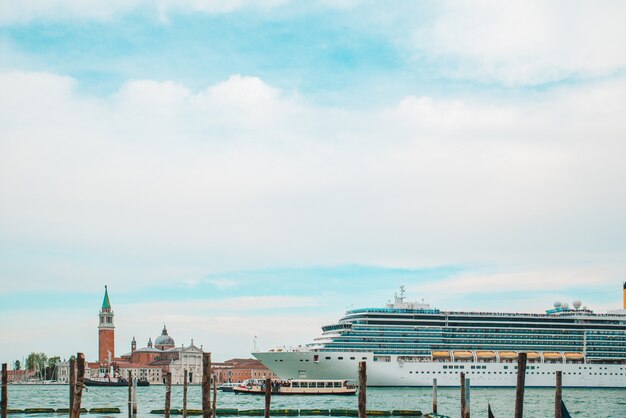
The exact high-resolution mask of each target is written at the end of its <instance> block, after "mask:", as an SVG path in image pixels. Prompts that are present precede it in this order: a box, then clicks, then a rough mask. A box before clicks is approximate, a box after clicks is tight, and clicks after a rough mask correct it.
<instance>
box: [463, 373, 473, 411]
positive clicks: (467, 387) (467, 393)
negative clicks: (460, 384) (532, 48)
mask: <svg viewBox="0 0 626 418" xmlns="http://www.w3.org/2000/svg"><path fill="white" fill-rule="evenodd" d="M470 389H471V387H470V379H469V377H468V378H466V379H465V402H464V404H465V409H464V410H463V418H470Z"/></svg>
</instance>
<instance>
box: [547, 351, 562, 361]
mask: <svg viewBox="0 0 626 418" xmlns="http://www.w3.org/2000/svg"><path fill="white" fill-rule="evenodd" d="M543 359H544V360H563V354H561V353H551V352H546V353H543Z"/></svg>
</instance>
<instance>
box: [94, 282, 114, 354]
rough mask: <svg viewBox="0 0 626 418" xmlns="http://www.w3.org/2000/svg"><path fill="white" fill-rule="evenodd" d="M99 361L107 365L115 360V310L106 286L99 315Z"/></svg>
mask: <svg viewBox="0 0 626 418" xmlns="http://www.w3.org/2000/svg"><path fill="white" fill-rule="evenodd" d="M98 316H99V319H100V322H99V323H98V361H99V362H100V363H107V362H109V361H111V360H113V359H114V358H115V325H114V324H113V316H114V315H113V310H112V309H111V302H109V292H108V291H107V287H106V286H104V300H103V301H102V308H101V309H100V314H99V315H98Z"/></svg>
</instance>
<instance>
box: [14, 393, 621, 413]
mask: <svg viewBox="0 0 626 418" xmlns="http://www.w3.org/2000/svg"><path fill="white" fill-rule="evenodd" d="M459 392H460V391H459V389H454V388H438V404H439V413H443V414H446V415H448V416H450V417H452V418H457V417H459V415H460V397H459ZM127 396H128V389H127V388H124V387H118V388H114V387H113V388H102V387H99V388H98V387H94V388H89V390H88V391H87V392H83V403H82V405H83V407H85V408H88V409H89V408H97V407H118V408H120V409H121V410H122V414H116V415H113V416H117V417H120V418H121V417H124V416H126V414H125V412H126V407H127V404H126V400H127ZM68 398H69V389H68V386H61V385H9V408H16V409H24V408H37V407H47V408H55V409H56V408H67V406H68ZM138 399H139V417H141V418H149V417H152V418H154V417H157V416H156V415H150V411H151V410H153V409H163V406H164V399H165V387H164V386H150V387H140V388H138ZM182 399H183V388H182V386H174V387H172V408H182ZM188 399H189V400H188V408H189V409H200V408H201V404H202V394H201V389H200V387H199V386H190V387H189V389H188ZM563 399H564V401H565V403H566V404H567V407H568V409H569V410H570V413H571V414H572V416H574V417H576V416H579V417H589V416H596V417H611V418H626V389H568V388H565V389H563ZM264 402H265V401H264V398H263V397H262V396H254V395H235V394H233V393H222V392H218V408H237V409H262V408H263V407H264ZM431 402H432V401H431V390H430V389H429V388H370V389H368V390H367V406H368V409H381V410H392V409H419V410H421V411H423V412H430V410H431V409H432V408H431ZM487 402H490V403H491V407H492V409H493V411H494V413H495V415H496V417H503V418H508V417H511V416H513V406H514V403H515V389H514V388H505V389H502V388H473V389H472V391H471V411H472V416H476V417H478V416H481V417H482V416H487ZM356 407H357V397H356V396H349V397H345V396H306V397H305V396H282V397H281V396H275V397H273V398H272V408H275V409H312V408H315V409H332V408H336V409H356ZM524 411H525V412H526V415H527V416H533V417H549V416H553V414H554V389H535V388H532V389H526V396H525V402H524ZM13 416H14V417H16V418H17V417H19V416H20V415H13ZM21 416H23V415H21ZM33 416H35V415H33ZM36 416H37V417H41V418H43V415H41V414H37V415H36ZM54 416H56V417H59V416H61V415H54ZM87 416H88V417H97V416H96V415H87Z"/></svg>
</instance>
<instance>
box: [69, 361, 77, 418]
mask: <svg viewBox="0 0 626 418" xmlns="http://www.w3.org/2000/svg"><path fill="white" fill-rule="evenodd" d="M74 392H76V359H73V358H71V359H70V416H71V415H72V409H74Z"/></svg>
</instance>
